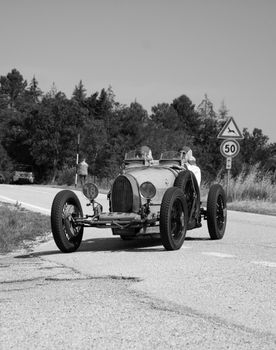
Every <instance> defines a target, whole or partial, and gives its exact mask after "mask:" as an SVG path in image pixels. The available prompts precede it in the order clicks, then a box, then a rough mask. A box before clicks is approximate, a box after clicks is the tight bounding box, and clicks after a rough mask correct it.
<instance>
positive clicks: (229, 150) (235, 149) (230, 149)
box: [220, 139, 240, 158]
mask: <svg viewBox="0 0 276 350" xmlns="http://www.w3.org/2000/svg"><path fill="white" fill-rule="evenodd" d="M239 152H240V144H239V143H238V141H236V140H234V139H233V140H224V141H223V142H222V143H221V145H220V153H221V154H222V155H223V156H224V157H232V158H233V157H236V155H237V154H239Z"/></svg>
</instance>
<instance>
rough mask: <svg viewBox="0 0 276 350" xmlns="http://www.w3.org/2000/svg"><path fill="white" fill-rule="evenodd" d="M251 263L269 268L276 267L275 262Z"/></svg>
mask: <svg viewBox="0 0 276 350" xmlns="http://www.w3.org/2000/svg"><path fill="white" fill-rule="evenodd" d="M250 263H251V264H256V265H263V266H267V267H276V262H273V261H250Z"/></svg>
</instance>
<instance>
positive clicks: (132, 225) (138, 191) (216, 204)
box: [51, 151, 227, 253]
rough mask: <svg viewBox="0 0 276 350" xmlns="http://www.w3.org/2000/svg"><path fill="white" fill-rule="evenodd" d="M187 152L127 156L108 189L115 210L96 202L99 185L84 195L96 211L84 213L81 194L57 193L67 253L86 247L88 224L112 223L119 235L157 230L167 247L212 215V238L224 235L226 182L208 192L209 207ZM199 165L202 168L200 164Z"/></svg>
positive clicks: (56, 211) (55, 227)
mask: <svg viewBox="0 0 276 350" xmlns="http://www.w3.org/2000/svg"><path fill="white" fill-rule="evenodd" d="M184 156H185V155H183V152H176V151H168V152H164V153H162V155H161V157H160V159H159V160H158V161H155V160H152V159H150V160H148V159H147V158H146V157H144V156H140V155H138V156H137V152H135V151H131V152H128V153H127V154H126V155H125V159H124V169H123V171H122V173H121V174H120V175H118V176H117V177H116V178H115V180H114V182H113V184H112V187H111V190H110V192H109V194H108V200H109V211H108V212H103V207H102V205H101V204H100V203H97V202H96V201H95V199H96V197H97V195H98V188H97V186H96V185H95V184H93V183H86V184H85V185H84V186H83V194H84V195H85V196H86V197H87V198H88V200H89V203H88V205H91V206H92V214H91V215H85V216H83V211H82V207H81V204H80V201H79V199H78V197H77V195H76V194H75V193H74V192H73V191H71V190H62V191H60V192H59V193H57V195H56V196H55V198H54V200H53V203H52V209H51V226H52V233H53V237H54V240H55V243H56V245H57V247H58V248H59V249H60V250H61V251H62V252H65V253H67V252H73V251H75V250H76V249H78V247H79V246H80V243H81V241H82V237H83V230H84V228H85V227H97V228H111V229H112V232H113V234H114V235H119V236H120V237H121V238H122V239H123V240H129V239H133V238H135V237H137V236H138V235H148V234H152V233H153V232H157V233H159V234H160V236H161V241H162V244H163V246H164V247H165V249H167V250H176V249H179V248H180V247H181V246H182V244H183V242H184V240H185V235H186V231H187V230H191V229H194V228H198V227H201V226H202V223H201V221H202V219H204V220H207V226H208V231H209V235H210V238H211V239H221V238H222V237H223V235H224V232H225V227H226V218H227V210H226V195H225V192H224V190H223V188H222V186H221V185H219V184H213V185H212V186H211V187H210V189H209V193H208V198H207V208H203V207H202V205H201V200H200V190H199V181H200V178H198V174H196V171H194V169H193V167H190V166H189V164H188V163H187V162H185V161H184ZM196 168H197V169H198V170H199V168H198V167H196Z"/></svg>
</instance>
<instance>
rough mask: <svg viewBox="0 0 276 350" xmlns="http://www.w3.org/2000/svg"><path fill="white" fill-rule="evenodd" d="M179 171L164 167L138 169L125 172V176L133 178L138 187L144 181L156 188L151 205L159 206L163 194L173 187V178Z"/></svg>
mask: <svg viewBox="0 0 276 350" xmlns="http://www.w3.org/2000/svg"><path fill="white" fill-rule="evenodd" d="M178 172H179V171H176V170H174V169H171V168H166V167H160V166H158V167H154V166H148V167H139V168H133V169H129V170H127V171H126V173H125V175H126V176H127V177H128V176H131V177H133V178H134V179H135V180H136V182H137V184H138V187H139V186H140V185H141V184H142V183H143V182H146V181H149V182H151V183H152V184H153V185H154V186H155V188H156V195H155V197H154V198H153V199H152V201H151V202H152V203H156V204H160V203H161V201H162V198H163V195H164V192H165V191H166V190H167V189H168V188H170V187H172V186H173V184H174V181H175V178H176V176H177V174H178Z"/></svg>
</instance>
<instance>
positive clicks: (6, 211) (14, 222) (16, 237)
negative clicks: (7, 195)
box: [0, 203, 51, 253]
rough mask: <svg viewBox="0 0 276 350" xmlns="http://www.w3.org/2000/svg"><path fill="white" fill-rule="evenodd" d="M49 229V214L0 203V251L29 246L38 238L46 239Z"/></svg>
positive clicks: (4, 251) (6, 251)
mask: <svg viewBox="0 0 276 350" xmlns="http://www.w3.org/2000/svg"><path fill="white" fill-rule="evenodd" d="M50 231H51V224H50V217H49V216H46V215H42V214H40V213H35V212H31V211H28V210H26V209H24V208H22V207H21V206H20V205H12V204H8V203H0V253H8V252H10V251H12V250H14V249H20V248H30V247H31V246H32V244H33V243H35V241H37V240H38V239H40V240H42V241H43V240H46V237H47V235H48V234H49V232H50Z"/></svg>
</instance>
